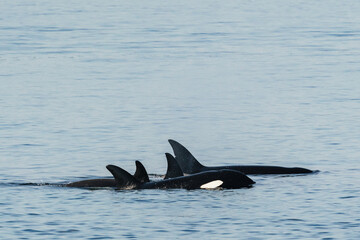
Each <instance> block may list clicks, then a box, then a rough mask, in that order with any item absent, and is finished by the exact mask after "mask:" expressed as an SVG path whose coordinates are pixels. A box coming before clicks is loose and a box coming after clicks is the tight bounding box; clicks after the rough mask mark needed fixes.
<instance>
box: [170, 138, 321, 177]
mask: <svg viewBox="0 0 360 240" xmlns="http://www.w3.org/2000/svg"><path fill="white" fill-rule="evenodd" d="M168 141H169V143H170V145H171V147H172V149H173V151H174V154H175V159H176V161H177V162H178V164H179V165H180V168H181V170H182V171H183V172H184V173H186V174H194V173H200V172H205V171H211V170H220V169H228V170H230V169H231V170H237V171H240V172H242V173H244V174H250V175H258V174H259V175H260V174H300V173H313V172H314V171H312V170H309V169H306V168H299V167H293V168H288V167H279V166H261V165H235V166H216V167H207V166H204V165H202V164H201V163H200V162H199V161H198V160H197V159H196V158H195V157H194V156H193V155H192V154H191V153H190V151H189V150H187V149H186V148H185V147H184V146H183V145H181V144H180V143H178V142H177V141H175V140H172V139H169V140H168Z"/></svg>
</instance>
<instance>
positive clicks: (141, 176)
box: [134, 161, 150, 183]
mask: <svg viewBox="0 0 360 240" xmlns="http://www.w3.org/2000/svg"><path fill="white" fill-rule="evenodd" d="M135 165H136V171H135V173H134V177H135V178H136V179H137V180H138V181H139V182H140V183H146V182H150V180H149V175H148V173H147V172H146V169H145V167H144V165H142V163H141V162H140V161H135Z"/></svg>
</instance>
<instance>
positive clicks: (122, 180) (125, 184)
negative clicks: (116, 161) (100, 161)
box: [106, 165, 140, 189]
mask: <svg viewBox="0 0 360 240" xmlns="http://www.w3.org/2000/svg"><path fill="white" fill-rule="evenodd" d="M106 168H107V169H108V170H109V171H110V172H111V174H112V175H113V176H114V178H115V181H116V187H118V188H120V189H133V188H137V187H138V186H139V185H140V182H139V181H138V180H136V178H135V177H134V176H132V175H131V174H130V173H128V172H127V171H125V170H124V169H122V168H119V167H118V166H115V165H107V166H106Z"/></svg>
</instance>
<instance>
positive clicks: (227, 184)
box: [106, 153, 255, 190]
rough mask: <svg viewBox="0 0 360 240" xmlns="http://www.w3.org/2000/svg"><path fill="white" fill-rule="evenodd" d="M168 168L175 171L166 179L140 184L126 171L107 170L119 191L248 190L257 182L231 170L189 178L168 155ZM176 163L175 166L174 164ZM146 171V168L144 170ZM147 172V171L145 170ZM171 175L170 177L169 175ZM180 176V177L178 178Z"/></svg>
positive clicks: (110, 167)
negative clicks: (174, 189) (173, 168)
mask: <svg viewBox="0 0 360 240" xmlns="http://www.w3.org/2000/svg"><path fill="white" fill-rule="evenodd" d="M165 155H166V159H167V161H168V166H175V168H176V169H175V171H173V170H170V171H168V172H167V176H165V179H163V180H159V181H150V182H143V183H142V182H140V181H138V180H137V179H136V178H135V177H134V176H132V175H131V174H130V173H128V172H127V171H125V170H124V169H122V168H120V167H118V166H115V165H107V166H106V168H107V169H108V170H109V171H110V172H111V173H112V175H113V176H114V179H115V181H116V188H117V189H172V188H181V189H188V190H191V189H201V188H210V189H213V188H217V187H220V188H226V189H237V188H245V187H246V188H248V187H251V186H252V185H253V184H254V183H255V182H254V181H253V180H252V179H250V178H249V177H247V176H246V175H244V174H243V173H241V172H239V171H235V170H230V169H221V170H212V171H206V172H201V173H196V174H192V175H189V176H182V175H183V173H182V171H181V170H180V168H178V167H176V165H177V161H176V160H175V158H174V157H173V156H172V155H171V154H169V153H166V154H165ZM174 163H175V164H174ZM144 169H145V168H144ZM145 171H146V170H145ZM168 173H169V175H168ZM178 175H180V176H178Z"/></svg>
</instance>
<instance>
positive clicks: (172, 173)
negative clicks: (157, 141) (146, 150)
mask: <svg viewBox="0 0 360 240" xmlns="http://www.w3.org/2000/svg"><path fill="white" fill-rule="evenodd" d="M165 155H166V160H167V164H168V167H167V171H166V174H165V178H164V179H168V178H174V177H181V176H184V173H183V171H182V170H181V168H180V166H179V164H178V163H177V161H176V159H175V158H174V156H173V155H171V154H170V153H165Z"/></svg>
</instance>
